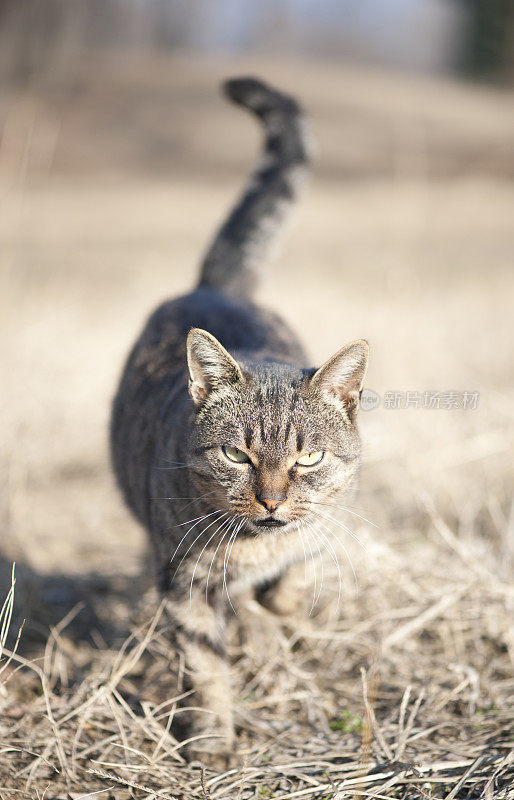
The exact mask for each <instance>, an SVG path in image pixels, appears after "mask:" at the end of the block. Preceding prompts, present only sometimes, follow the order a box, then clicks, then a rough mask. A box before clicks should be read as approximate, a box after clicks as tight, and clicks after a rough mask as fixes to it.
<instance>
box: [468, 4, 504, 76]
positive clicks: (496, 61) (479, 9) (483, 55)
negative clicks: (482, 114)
mask: <svg viewBox="0 0 514 800" xmlns="http://www.w3.org/2000/svg"><path fill="white" fill-rule="evenodd" d="M464 8H465V10H466V12H467V15H468V33H467V39H466V43H465V52H464V69H465V71H466V72H468V73H470V74H472V75H476V76H478V77H481V78H486V79H487V78H489V79H494V80H500V81H503V82H509V83H512V82H513V81H514V4H513V2H512V0H464Z"/></svg>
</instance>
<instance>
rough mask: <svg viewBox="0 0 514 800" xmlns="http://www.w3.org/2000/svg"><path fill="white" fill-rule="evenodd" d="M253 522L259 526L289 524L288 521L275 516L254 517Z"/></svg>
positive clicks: (274, 526)
mask: <svg viewBox="0 0 514 800" xmlns="http://www.w3.org/2000/svg"><path fill="white" fill-rule="evenodd" d="M253 524H254V525H257V527H259V528H281V527H282V526H283V525H287V522H285V521H284V520H282V519H276V518H275V517H265V518H264V519H254V520H253Z"/></svg>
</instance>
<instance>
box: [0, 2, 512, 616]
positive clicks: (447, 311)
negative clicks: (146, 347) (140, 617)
mask: <svg viewBox="0 0 514 800" xmlns="http://www.w3.org/2000/svg"><path fill="white" fill-rule="evenodd" d="M513 45H514V14H513V7H512V4H511V3H510V2H508V0H344V1H342V0H317V1H316V2H314V0H273V1H271V0H246V2H244V3H242V2H237V0H218V1H217V2H216V3H209V2H207V0H189V2H187V3H181V2H176V0H123V1H122V0H81V2H75V3H70V2H68V1H67V0H39V1H38V2H33V1H32V0H0V70H1V83H0V95H1V103H0V124H1V145H0V195H1V204H2V214H1V218H0V241H1V254H0V258H1V278H0V280H1V299H0V303H1V307H0V311H1V313H0V326H1V336H0V348H1V369H2V380H1V383H2V399H1V403H2V423H1V424H2V430H1V436H2V448H1V453H0V458H1V470H2V477H3V480H4V482H5V486H6V491H5V492H3V493H2V497H3V499H2V506H3V507H2V531H3V535H2V547H1V552H2V557H3V559H4V560H5V565H6V568H5V569H6V571H5V572H4V573H0V576H2V575H3V576H4V577H5V582H7V577H6V576H7V575H8V568H9V564H10V561H11V560H12V559H16V560H17V561H18V562H19V565H20V569H23V566H25V568H26V569H27V570H30V571H32V577H33V579H34V581H35V580H36V578H37V577H41V576H52V578H53V583H52V586H55V578H56V576H58V575H61V577H62V576H70V575H74V576H76V577H77V578H78V576H85V575H87V574H90V573H92V574H95V575H97V576H98V575H101V574H105V575H125V576H127V575H132V574H135V573H136V572H137V571H138V570H139V565H140V556H141V553H142V551H143V549H144V537H143V534H142V533H141V531H140V530H139V529H138V528H137V527H136V525H135V523H134V522H133V521H132V520H131V519H130V518H129V516H128V514H127V513H126V512H125V510H124V508H123V506H122V504H121V501H120V499H119V497H118V495H117V493H116V491H115V488H114V482H113V480H112V477H111V474H110V469H109V463H108V452H107V444H106V442H107V421H108V414H109V404H110V400H111V397H112V396H113V393H114V390H115V386H116V382H117V379H118V375H119V372H120V370H121V365H122V361H123V359H124V357H125V354H126V353H127V351H128V348H129V347H130V345H131V342H132V340H133V339H134V337H135V336H136V334H137V332H138V330H139V329H140V327H141V325H142V323H143V320H144V318H145V317H146V315H147V314H148V313H149V312H150V310H151V309H152V308H153V307H154V306H155V305H156V304H157V303H158V302H159V301H160V300H162V299H163V298H164V297H166V296H171V295H173V294H176V293H179V292H183V291H186V290H187V289H189V287H191V285H192V284H193V283H194V281H195V278H196V274H197V264H198V260H199V257H200V255H201V253H202V251H203V250H204V248H205V247H206V244H207V241H208V239H209V237H210V236H211V235H212V233H213V231H214V229H215V227H216V225H217V224H218V223H219V222H220V221H221V220H222V219H223V217H224V216H225V214H226V213H227V210H228V208H229V206H230V203H232V202H233V200H234V198H235V196H236V194H237V192H238V190H239V188H240V186H241V185H242V182H243V180H244V177H245V175H246V174H247V172H248V170H249V168H250V166H251V165H252V163H253V161H254V159H255V156H256V153H257V150H258V147H259V131H258V130H257V129H256V127H255V125H254V123H253V121H252V120H250V118H248V117H247V116H246V115H245V114H243V113H241V112H240V111H239V110H237V109H235V108H233V107H230V106H229V105H228V104H227V103H226V102H225V101H224V100H223V99H222V98H221V97H220V94H219V83H220V81H221V80H222V79H223V78H224V77H226V76H229V75H237V74H241V73H254V74H257V75H260V76H262V77H263V78H265V79H267V80H269V81H270V82H273V83H275V84H276V85H277V86H279V87H282V88H283V89H284V90H287V91H290V92H292V93H293V94H295V95H297V96H298V97H299V99H300V100H301V102H302V103H303V105H304V106H305V108H307V109H308V110H309V113H310V115H311V118H312V125H313V130H314V132H315V136H316V139H317V142H318V147H319V154H318V157H317V160H316V163H315V165H314V169H313V176H312V180H311V183H310V186H309V189H308V191H307V193H306V196H305V198H304V199H303V201H302V203H301V205H300V207H299V209H298V215H297V218H296V224H295V226H294V227H293V228H292V229H291V231H290V234H289V236H288V239H287V243H286V245H285V247H284V250H283V253H282V255H281V256H280V258H279V259H278V261H276V262H275V263H274V264H273V265H270V267H269V268H268V269H266V270H265V274H264V278H263V283H262V287H261V289H260V293H259V298H260V299H261V300H262V301H267V299H268V298H269V299H270V305H273V306H274V307H275V308H277V307H278V309H279V310H280V311H281V312H282V313H283V314H284V315H285V316H286V317H287V319H288V320H289V321H290V322H291V324H292V325H293V326H294V327H295V328H296V330H297V331H298V332H299V333H300V334H301V336H302V337H303V339H304V341H305V342H306V343H307V345H308V347H309V350H310V352H311V354H312V361H313V363H320V362H321V361H322V360H324V359H325V358H327V357H328V356H329V355H330V354H331V353H332V352H334V351H335V350H336V349H337V348H339V347H340V346H341V345H343V344H344V343H345V342H347V341H350V340H351V339H354V338H357V337H362V336H364V337H366V338H368V339H369V341H370V344H371V352H372V358H371V364H370V369H369V373H368V380H367V385H368V387H369V388H370V389H372V390H374V391H376V392H378V393H379V394H380V396H381V397H382V398H383V397H384V396H385V393H386V392H400V393H405V392H407V391H412V392H419V393H421V394H422V393H424V392H425V391H438V392H441V393H444V392H449V391H456V392H462V391H470V392H479V395H480V396H479V402H478V407H477V408H476V409H463V408H462V407H461V408H451V407H449V408H440V409H426V408H423V407H422V405H421V403H420V405H419V406H418V407H417V408H416V407H411V408H409V409H405V408H402V407H401V406H402V403H401V402H400V407H399V408H386V407H384V404H383V403H381V404H380V405H379V407H378V408H377V409H375V410H373V411H369V412H364V411H363V412H362V415H361V416H362V432H363V439H364V443H365V453H366V456H365V466H364V468H363V474H362V485H361V493H360V495H359V499H358V501H356V502H358V505H359V507H360V508H362V509H363V510H364V511H365V512H366V513H367V515H368V516H372V518H373V519H375V520H376V521H379V522H380V524H381V532H380V536H381V537H383V538H384V540H386V541H390V542H396V543H397V544H398V546H399V547H401V546H402V544H401V542H405V541H406V540H409V541H416V540H417V538H416V537H419V535H420V534H421V536H423V535H424V532H425V530H426V527H427V525H428V523H427V512H426V507H427V506H426V503H427V502H428V501H429V502H430V503H433V504H435V506H436V507H437V508H438V509H439V512H440V513H441V514H442V515H444V517H445V519H447V520H449V521H450V522H451V524H452V525H455V526H456V528H455V529H456V530H457V531H459V535H462V536H464V537H466V536H470V535H471V533H470V532H473V536H474V537H475V538H476V537H477V536H478V540H477V541H478V542H479V544H478V545H476V546H477V547H479V550H480V548H482V549H481V550H480V552H481V558H484V559H487V558H489V557H492V556H491V555H490V554H492V553H493V554H494V553H495V554H496V555H498V554H501V558H500V566H499V567H498V568H499V569H502V570H503V569H505V570H506V569H508V568H509V564H512V559H513V558H514V515H513V511H512V505H511V502H512V498H511V490H512V479H513V472H514V470H513V462H512V454H511V447H512V443H513V438H514V436H513V434H514V423H513V420H512V408H513V404H514V374H513V363H514V337H513V321H512V316H513V315H512V306H513V300H514V293H513V288H514V287H513V274H512V260H513V255H514V229H513V225H512V222H513V211H514V193H513V185H512V179H513V142H514V136H513V134H514V104H513V95H512V79H513V77H514V58H513V54H514V48H513ZM475 544H476V542H475ZM395 546H396V544H395ZM482 550H483V552H482ZM506 553H507V554H508V557H507V556H506V555H505V554H506ZM509 559H511V561H509ZM495 568H496V567H495ZM63 581H64V578H63ZM63 581H62V582H61V590H60V591H61V594H60V595H59V593H57V594H55V593H54V595H52V597H54V598H57V600H56V602H57V601H58V600H59V598H61V599H62V598H63V597H64V598H65V599H64V603H65V604H66V603H68V600H69V598H68V600H67V599H66V597H67V596H66V591H71V589H69V587H68V589H65V588H63V587H64V585H65V584H64V582H63ZM73 585H74V587H75V589H76V586H77V585H78V584H77V583H76V582H74V584H73ZM75 589H74V591H75ZM63 593H64V594H63ZM47 600H48V596H47ZM47 605H48V603H47ZM29 627H30V626H29Z"/></svg>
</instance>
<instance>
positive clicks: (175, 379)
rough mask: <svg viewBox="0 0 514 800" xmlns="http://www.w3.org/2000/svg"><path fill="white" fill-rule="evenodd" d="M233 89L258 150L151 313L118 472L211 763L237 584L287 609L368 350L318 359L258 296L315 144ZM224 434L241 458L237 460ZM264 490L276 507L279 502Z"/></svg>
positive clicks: (140, 344)
mask: <svg viewBox="0 0 514 800" xmlns="http://www.w3.org/2000/svg"><path fill="white" fill-rule="evenodd" d="M226 91H227V93H228V94H229V96H230V97H231V99H232V100H234V101H235V102H237V103H239V104H240V105H243V106H245V107H247V108H249V109H250V110H251V111H252V112H253V113H254V114H256V115H257V117H258V118H259V119H260V120H261V121H262V123H263V125H264V130H265V150H264V157H263V160H262V162H261V165H260V166H259V167H258V169H257V171H256V173H255V174H254V175H253V177H252V179H251V181H250V184H249V186H248V188H247V190H246V192H245V194H244V195H243V197H242V199H241V201H240V202H239V203H238V205H237V206H236V208H235V209H234V210H233V211H232V213H231V214H230V216H229V218H228V220H227V222H226V223H225V225H224V226H223V227H222V228H221V230H220V232H219V233H218V235H217V237H216V239H215V240H214V243H213V244H212V245H211V247H210V249H209V251H208V253H207V256H206V257H205V259H204V262H203V266H202V273H201V278H200V284H199V286H198V287H197V288H196V289H195V290H194V291H192V292H190V293H189V294H187V295H185V296H183V297H179V298H176V299H174V300H170V301H168V302H165V303H163V304H162V305H161V306H160V307H159V308H158V309H157V310H156V311H154V313H153V314H152V315H151V316H150V318H149V320H148V322H147V323H146V325H145V327H144V329H143V331H142V333H141V335H140V336H139V338H138V339H137V341H136V343H135V345H134V347H133V349H132V351H131V353H130V355H129V357H128V360H127V363H126V365H125V368H124V370H123V374H122V378H121V381H120V385H119V388H118V392H117V394H116V397H115V400H114V404H113V411H112V420H111V451H112V460H113V465H114V469H115V472H116V476H117V479H118V483H119V485H120V488H121V490H122V492H123V495H124V497H125V500H126V502H127V504H128V506H129V507H130V508H131V509H132V511H133V513H134V514H135V516H136V517H137V519H138V520H139V521H140V522H141V523H142V524H143V525H144V527H145V528H146V529H147V531H148V533H149V536H150V540H151V543H152V545H153V551H154V556H155V565H156V571H157V576H158V583H159V587H160V589H161V591H162V593H163V595H164V596H165V598H166V601H167V606H166V607H167V612H168V616H169V627H170V634H171V635H170V641H171V642H172V643H174V646H175V648H177V649H178V650H180V651H181V652H182V653H183V654H184V658H185V663H186V671H187V675H188V679H189V681H190V684H191V686H192V688H193V689H194V692H195V698H194V700H193V703H194V705H195V706H196V709H195V710H192V711H191V712H190V713H189V718H188V724H189V727H188V731H187V735H188V736H200V737H201V738H199V739H198V740H196V741H195V742H194V743H193V742H192V743H191V744H190V745H189V748H188V753H189V755H190V757H193V758H194V757H197V758H200V759H201V760H202V761H203V762H204V763H206V762H209V763H213V764H216V765H217V766H223V765H226V764H227V763H228V762H229V761H230V760H231V759H232V757H233V756H234V753H235V751H234V731H233V723H232V710H231V697H230V686H229V680H228V666H227V663H226V659H225V656H224V653H225V644H224V629H225V612H226V609H227V603H228V599H229V596H230V597H234V602H236V596H237V595H238V593H239V594H241V596H245V595H246V594H247V593H248V592H254V591H255V592H257V595H258V598H259V599H260V600H261V601H262V602H265V603H266V605H267V606H268V607H269V608H271V609H273V610H274V611H277V612H278V611H280V609H282V610H284V611H285V610H287V611H290V610H291V605H292V603H291V598H292V595H291V593H290V591H289V589H288V578H287V572H288V570H289V568H290V567H291V566H292V565H294V564H296V563H298V562H299V561H300V560H303V557H304V549H303V548H304V542H305V543H306V544H308V545H309V547H310V549H311V551H315V550H314V548H315V546H318V550H319V545H318V539H317V538H316V536H315V533H314V527H313V520H314V519H315V518H316V508H317V507H318V506H316V505H315V504H316V503H320V502H321V503H323V502H326V501H327V500H329V499H330V498H331V497H333V496H335V495H336V494H337V493H338V492H341V491H351V489H352V487H353V485H354V483H355V478H356V476H357V472H358V466H359V456H360V441H359V435H358V432H357V427H356V422H355V413H356V410H357V398H358V393H359V390H360V387H361V384H362V380H363V377H364V372H365V368H366V361H367V345H366V343H365V342H363V341H358V342H354V343H353V344H351V345H348V346H347V347H345V348H343V349H342V350H340V351H338V352H337V353H336V355H335V356H333V357H332V358H331V359H329V361H328V362H326V364H325V365H324V366H323V367H321V368H320V369H318V370H317V371H316V370H315V369H314V368H312V367H310V366H309V364H308V360H307V357H306V355H305V352H304V350H303V347H302V346H301V344H300V343H299V341H298V339H297V338H296V336H295V334H294V333H293V331H291V329H290V328H289V327H288V326H287V325H286V324H285V323H284V322H283V321H282V320H281V319H280V317H278V316H277V315H276V314H274V313H272V312H270V311H267V310H265V309H263V308H261V307H260V306H257V305H255V304H254V303H252V301H251V298H250V295H251V292H252V289H253V285H254V280H255V274H256V268H257V266H259V265H260V263H261V261H262V259H263V258H264V256H265V255H266V253H267V251H268V249H269V246H270V244H271V243H272V240H273V239H274V237H275V233H276V231H277V229H278V228H279V227H280V226H281V224H282V221H283V219H284V215H285V212H286V209H287V208H288V207H289V206H290V205H291V202H292V200H294V198H295V196H296V192H297V188H298V184H299V181H300V178H301V176H302V175H303V173H304V172H305V168H306V164H307V161H308V157H307V147H306V143H305V136H304V133H303V125H304V123H303V118H302V115H301V113H300V111H299V109H298V106H297V105H296V103H295V102H294V100H292V99H291V98H289V97H287V96H286V95H283V94H281V93H279V92H277V91H275V90H274V89H270V88H269V87H266V86H265V85H264V84H262V83H261V82H259V81H256V80H254V79H248V78H245V79H238V80H234V81H229V82H228V83H227V84H226ZM226 446H230V447H236V448H238V449H239V450H240V451H241V452H243V453H245V454H247V461H244V463H234V462H233V461H231V460H230V459H229V458H228V457H227V455H226V452H225V450H224V448H225V447H226ZM305 451H307V452H311V451H323V452H324V453H325V455H324V457H323V458H322V460H321V461H320V463H319V464H317V466H314V467H313V468H312V469H308V468H306V467H303V466H299V465H298V458H299V457H300V456H301V454H302V453H304V452H305ZM263 498H264V500H265V501H266V503H276V504H278V503H280V505H279V506H278V505H277V506H276V508H273V509H272V510H271V511H270V509H269V508H268V506H267V505H265V502H264V500H263ZM299 526H302V527H301V528H300V527H299ZM301 530H303V534H302V535H301V536H300V532H301ZM311 539H312V542H311ZM259 587H263V590H262V591H260V592H259ZM189 702H191V701H190V700H189Z"/></svg>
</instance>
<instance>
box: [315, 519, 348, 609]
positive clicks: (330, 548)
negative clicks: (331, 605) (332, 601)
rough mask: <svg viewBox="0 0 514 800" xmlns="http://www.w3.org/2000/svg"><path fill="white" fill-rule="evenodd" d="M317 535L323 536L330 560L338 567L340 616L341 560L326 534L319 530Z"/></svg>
mask: <svg viewBox="0 0 514 800" xmlns="http://www.w3.org/2000/svg"><path fill="white" fill-rule="evenodd" d="M314 524H316V525H319V522H318V521H316V523H314ZM317 533H318V535H319V536H321V541H322V542H323V543H324V545H325V547H326V549H327V551H328V554H329V556H330V558H331V559H332V561H333V562H334V564H335V565H336V568H337V577H338V591H337V606H336V613H337V614H338V613H339V609H340V606H341V588H342V582H343V578H342V575H341V567H340V566H339V559H338V558H337V553H336V551H335V550H334V548H333V546H332V542H331V541H330V540H329V539H328V537H327V536H326V534H325V533H323V531H322V530H320V529H319V528H317Z"/></svg>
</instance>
